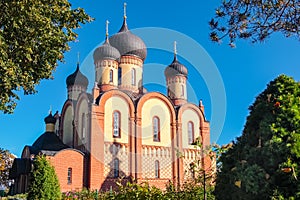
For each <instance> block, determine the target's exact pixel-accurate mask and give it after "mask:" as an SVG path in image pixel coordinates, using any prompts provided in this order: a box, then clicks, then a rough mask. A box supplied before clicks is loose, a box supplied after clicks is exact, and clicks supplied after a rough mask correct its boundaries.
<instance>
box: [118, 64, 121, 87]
mask: <svg viewBox="0 0 300 200" xmlns="http://www.w3.org/2000/svg"><path fill="white" fill-rule="evenodd" d="M121 84H122V68H121V67H119V68H118V85H121Z"/></svg>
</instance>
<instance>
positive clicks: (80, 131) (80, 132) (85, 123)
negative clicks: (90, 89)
mask: <svg viewBox="0 0 300 200" xmlns="http://www.w3.org/2000/svg"><path fill="white" fill-rule="evenodd" d="M89 114H90V102H89V98H88V95H87V93H81V94H80V95H79V97H78V100H77V104H76V108H75V116H74V120H75V123H74V125H75V130H74V131H75V132H74V133H75V135H74V139H75V142H74V143H75V145H81V144H85V143H86V138H87V137H88V130H89Z"/></svg>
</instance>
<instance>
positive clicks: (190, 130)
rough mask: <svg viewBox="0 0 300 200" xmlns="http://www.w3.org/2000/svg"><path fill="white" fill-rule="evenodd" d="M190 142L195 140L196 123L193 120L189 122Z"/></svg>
mask: <svg viewBox="0 0 300 200" xmlns="http://www.w3.org/2000/svg"><path fill="white" fill-rule="evenodd" d="M188 142H189V144H192V143H193V142H194V124H193V122H188Z"/></svg>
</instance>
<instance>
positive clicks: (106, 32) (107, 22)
mask: <svg viewBox="0 0 300 200" xmlns="http://www.w3.org/2000/svg"><path fill="white" fill-rule="evenodd" d="M108 24H109V21H108V20H106V29H105V35H106V37H107V36H108Z"/></svg>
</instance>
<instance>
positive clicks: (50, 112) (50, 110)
mask: <svg viewBox="0 0 300 200" xmlns="http://www.w3.org/2000/svg"><path fill="white" fill-rule="evenodd" d="M49 114H52V105H50V109H49Z"/></svg>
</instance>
